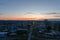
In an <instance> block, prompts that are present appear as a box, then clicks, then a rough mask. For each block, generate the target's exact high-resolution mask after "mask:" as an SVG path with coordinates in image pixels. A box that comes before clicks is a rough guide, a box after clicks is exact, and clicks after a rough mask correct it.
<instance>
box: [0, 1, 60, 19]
mask: <svg viewBox="0 0 60 40" xmlns="http://www.w3.org/2000/svg"><path fill="white" fill-rule="evenodd" d="M59 15H60V0H0V20H26V19H27V20H40V19H52V18H60V16H59Z"/></svg>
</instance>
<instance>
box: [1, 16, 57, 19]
mask: <svg viewBox="0 0 60 40" xmlns="http://www.w3.org/2000/svg"><path fill="white" fill-rule="evenodd" d="M51 18H57V17H54V16H37V17H0V20H43V19H51Z"/></svg>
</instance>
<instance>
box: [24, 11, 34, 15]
mask: <svg viewBox="0 0 60 40" xmlns="http://www.w3.org/2000/svg"><path fill="white" fill-rule="evenodd" d="M31 14H34V13H32V12H26V13H25V14H24V15H31Z"/></svg>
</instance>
